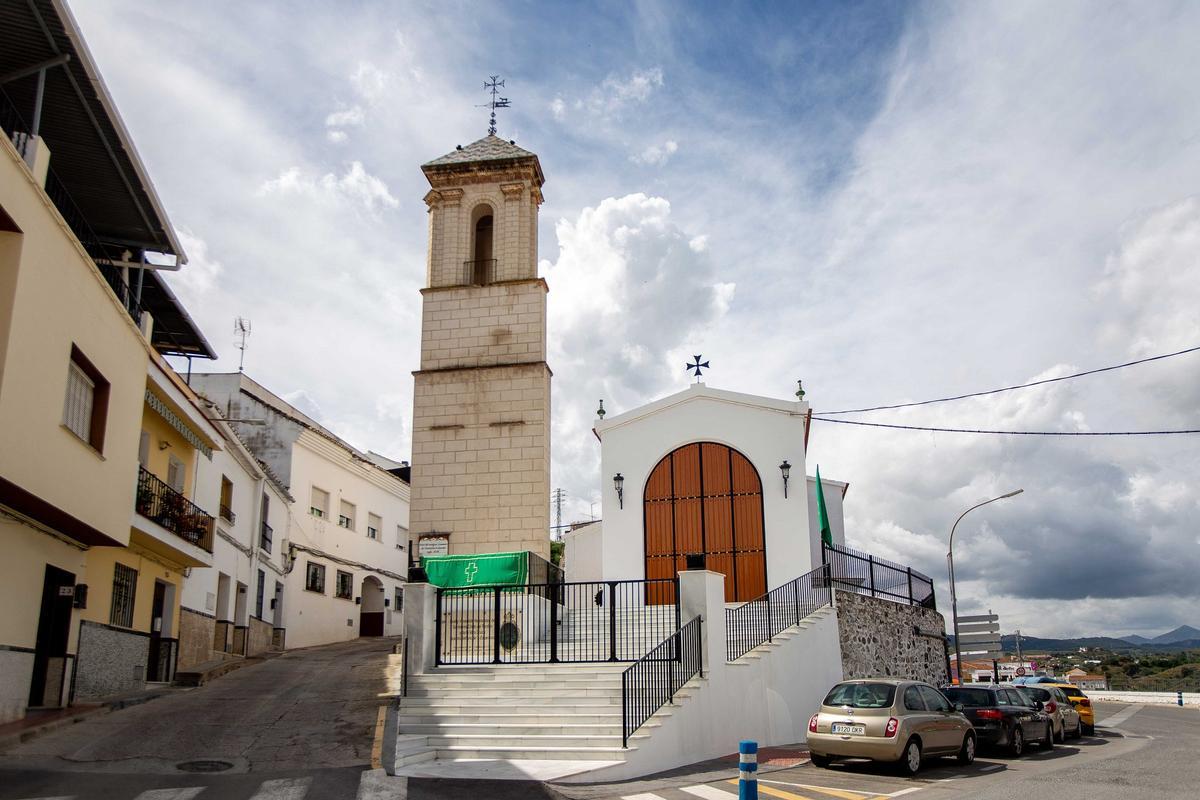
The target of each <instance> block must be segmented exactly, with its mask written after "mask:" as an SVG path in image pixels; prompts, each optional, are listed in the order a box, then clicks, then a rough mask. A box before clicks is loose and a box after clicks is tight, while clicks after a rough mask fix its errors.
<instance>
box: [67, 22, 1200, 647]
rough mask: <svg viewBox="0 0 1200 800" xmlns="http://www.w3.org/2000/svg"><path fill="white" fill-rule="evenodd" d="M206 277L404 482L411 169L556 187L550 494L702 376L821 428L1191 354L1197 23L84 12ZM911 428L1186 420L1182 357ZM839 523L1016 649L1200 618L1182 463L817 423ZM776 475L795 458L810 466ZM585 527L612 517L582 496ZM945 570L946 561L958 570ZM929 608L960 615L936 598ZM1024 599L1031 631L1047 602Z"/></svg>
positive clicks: (203, 281) (1172, 456)
mask: <svg viewBox="0 0 1200 800" xmlns="http://www.w3.org/2000/svg"><path fill="white" fill-rule="evenodd" d="M72 8H73V9H74V11H75V13H76V15H77V17H78V18H79V20H80V23H81V25H82V27H83V30H84V32H85V35H86V36H87V39H88V42H89V44H90V46H91V48H92V50H93V51H94V53H95V55H96V58H97V61H98V62H99V64H100V67H101V70H102V72H103V74H104V77H105V80H106V81H107V82H108V84H109V87H110V89H111V91H112V93H113V95H114V96H115V98H116V100H117V103H118V106H119V108H120V109H121V112H122V114H123V116H124V118H125V121H126V123H127V124H128V127H129V128H130V129H131V131H132V132H133V135H134V138H135V141H136V142H137V145H138V147H139V150H140V152H141V154H142V156H143V159H144V160H145V161H146V162H147V163H148V165H149V169H150V172H151V174H152V176H153V177H154V180H155V182H156V185H157V186H158V188H159V191H160V194H161V195H162V196H163V198H164V202H165V203H166V206H167V208H168V210H169V212H170V214H171V217H172V219H173V221H174V223H175V225H176V226H177V228H179V229H180V231H181V234H182V236H183V237H184V240H185V243H186V246H187V248H188V252H189V256H190V257H191V261H190V263H189V265H188V266H187V267H186V268H185V270H183V271H182V272H180V273H178V275H177V276H173V278H175V280H173V283H172V285H173V286H174V287H175V288H176V290H177V291H178V293H179V294H180V296H181V297H183V298H184V300H185V301H186V303H187V305H188V307H189V309H190V310H191V312H192V313H193V315H194V316H195V317H196V319H198V320H199V321H200V323H201V325H202V326H203V328H204V330H205V331H206V333H207V334H208V336H209V337H210V339H211V340H212V341H213V343H214V344H215V346H216V347H217V349H218V351H219V352H220V353H221V354H222V355H223V358H222V359H221V360H220V361H219V362H218V363H217V364H216V365H215V367H216V368H217V369H232V368H235V367H236V355H237V352H236V350H235V349H234V348H233V346H232V342H233V336H232V326H233V319H234V317H235V316H245V317H249V318H250V319H251V320H252V322H253V325H254V332H253V334H252V336H251V340H250V349H249V350H248V352H247V369H248V371H249V372H250V373H251V374H252V375H254V376H255V377H256V378H258V379H259V380H261V381H262V382H263V383H265V384H266V385H267V386H269V387H271V388H272V389H274V390H275V391H277V392H279V393H281V394H283V395H285V396H288V397H289V398H291V399H292V400H293V401H294V402H296V403H297V404H298V405H300V406H301V407H304V408H306V409H307V410H309V411H310V412H311V413H313V414H314V415H316V416H318V417H319V418H320V419H322V421H323V422H325V424H327V425H328V426H329V427H331V428H332V429H333V430H335V431H337V432H339V433H340V434H341V435H343V436H345V437H346V438H347V439H349V440H350V441H352V442H354V443H355V444H357V445H358V446H360V447H363V448H370V449H373V450H377V451H380V452H383V453H385V454H388V455H391V456H393V457H396V458H406V457H407V454H408V448H409V424H410V420H409V416H410V411H411V402H412V379H411V371H412V370H413V369H415V368H416V366H417V353H418V349H417V343H418V334H419V327H418V325H419V312H420V305H419V300H420V298H419V295H418V293H417V289H418V288H419V286H420V284H421V282H422V280H423V277H424V257H425V206H424V204H423V202H422V200H421V198H422V196H423V195H424V193H425V191H426V189H427V185H426V184H425V181H424V178H423V176H422V175H421V173H420V170H419V165H420V164H421V163H423V162H425V161H427V160H429V159H431V158H435V157H437V156H439V155H441V154H442V153H444V152H447V151H449V150H451V149H452V148H453V147H454V145H456V144H466V143H468V142H470V141H473V140H474V139H476V138H479V137H480V136H482V135H483V133H484V132H485V131H486V123H487V112H486V110H485V109H481V108H477V107H475V106H476V104H480V103H483V102H485V100H486V95H485V93H484V92H483V91H482V84H483V81H484V80H486V77H487V76H488V75H489V74H495V73H499V74H500V75H502V76H503V77H504V78H505V79H506V81H507V86H506V94H507V96H508V97H510V98H511V99H512V101H513V107H512V109H510V110H506V111H501V112H500V133H501V135H503V136H505V137H506V138H513V139H515V140H516V141H517V142H518V144H520V145H521V146H523V147H526V148H528V149H530V150H533V151H534V152H536V153H538V155H539V156H540V158H541V161H542V165H543V168H544V170H545V172H546V175H547V184H546V187H545V193H546V202H545V204H544V205H543V206H542V211H541V224H540V252H541V259H542V264H541V271H542V274H543V275H545V276H546V277H547V279H548V281H549V283H550V286H551V293H550V300H549V302H550V325H551V328H550V334H551V345H550V363H551V366H552V368H553V369H554V372H555V383H554V477H553V485H554V486H556V487H558V486H561V487H563V488H565V489H566V490H567V491H568V493H569V496H570V498H571V500H570V504H569V507H568V516H571V517H585V516H586V515H587V514H588V512H589V510H590V509H591V503H592V501H593V500H596V499H598V496H599V490H600V477H599V475H598V472H597V470H598V450H597V446H596V443H595V440H594V438H593V437H592V436H591V434H590V432H589V429H590V425H591V420H592V412H593V411H594V409H595V407H596V400H597V399H598V398H600V397H603V398H605V401H606V402H605V405H606V407H608V408H609V409H610V410H611V411H613V412H618V411H620V410H623V409H627V408H631V407H633V406H636V405H638V404H641V403H643V402H647V401H649V400H651V399H654V398H656V397H660V396H662V395H664V394H667V393H669V392H672V391H675V390H678V389H680V388H682V387H683V386H684V385H685V384H686V383H687V380H688V379H687V376H686V375H685V374H684V371H683V369H682V366H683V362H684V360H685V358H686V357H687V356H688V355H690V354H693V353H703V354H704V355H705V357H706V358H708V359H709V360H710V361H711V362H712V365H713V369H712V371H711V373H710V376H709V378H708V380H709V383H710V385H713V386H717V387H721V388H728V389H735V390H740V391H747V392H752V393H757V394H764V395H770V396H782V397H787V396H790V393H791V392H792V390H793V389H794V385H795V383H794V382H795V380H796V379H797V378H803V379H804V381H805V385H806V388H808V390H809V399H810V401H811V402H812V403H813V405H814V407H815V408H816V409H817V410H822V409H825V410H830V409H835V408H847V407H857V406H860V405H870V404H876V403H883V402H901V401H905V400H914V399H924V398H927V397H932V396H943V395H947V394H955V393H960V392H967V391H972V390H978V389H981V388H988V387H991V386H998V385H1007V384H1012V383H1018V382H1022V381H1024V380H1028V379H1031V378H1035V377H1038V376H1047V375H1055V374H1066V373H1069V372H1072V371H1075V370H1077V369H1083V368H1089V367H1094V366H1099V365H1103V364H1107V363H1114V362H1119V361H1124V360H1128V359H1130V358H1136V357H1140V356H1146V355H1152V354H1155V353H1159V352H1167V351H1171V350H1177V349H1181V348H1183V347H1187V346H1190V345H1194V344H1197V343H1200V316H1198V315H1197V312H1196V311H1195V309H1196V308H1200V280H1198V279H1197V276H1200V264H1197V259H1198V255H1197V254H1198V253H1200V247H1198V245H1200V199H1198V198H1197V186H1200V106H1197V104H1196V103H1195V102H1194V87H1195V85H1196V79H1197V77H1198V75H1197V73H1198V72H1200V69H1198V67H1200V64H1198V57H1197V55H1196V48H1195V45H1194V43H1195V40H1196V38H1197V34H1200V9H1197V8H1196V7H1195V6H1193V5H1188V4H1167V3H1154V4H1145V3H1127V4H1121V3H1116V4H1109V5H1105V6H1103V7H1098V6H1095V5H1093V4H1085V3H1054V4H1045V3H1021V2H1004V3H991V4H989V3H969V4H968V3H861V4H848V3H779V4H766V3H753V4H752V3H746V4H739V5H733V4H722V3H713V4H696V3H680V4H666V3H661V4H660V3H633V4H630V3H604V4H598V5H596V6H594V7H589V6H584V5H582V4H579V5H574V4H557V5H554V4H545V3H506V4H503V5H500V4H487V5H484V4H480V5H478V6H475V5H470V4H464V3H437V4H426V5H418V4H403V5H398V4H394V3H387V2H382V1H381V2H357V3H341V4H331V3H316V2H311V3H255V4H234V3H211V4H209V3H206V4H197V3H184V2H160V3H154V4H146V3H140V2H135V0H86V1H85V0H77V2H75V3H73V4H72ZM1191 359H1192V360H1190V361H1189V360H1187V359H1186V358H1181V359H1177V360H1175V361H1171V362H1162V363H1160V364H1156V365H1153V366H1147V367H1143V368H1139V369H1138V370H1136V371H1128V372H1125V373H1118V374H1109V375H1106V376H1104V377H1101V378H1091V379H1086V380H1081V381H1076V382H1070V383H1062V384H1054V385H1051V386H1047V387H1042V388H1039V389H1034V390H1028V391H1024V392H1020V393H1013V394H1010V395H1005V396H1000V397H995V398H990V399H982V400H972V401H966V402H962V403H957V404H953V405H944V406H935V407H928V408H924V409H914V410H911V411H905V412H891V413H889V414H887V415H884V414H877V415H873V416H872V417H871V419H873V420H876V421H895V422H902V423H905V424H918V425H926V424H927V425H944V426H970V427H995V428H1037V429H1055V430H1087V429H1090V430H1108V429H1139V428H1151V427H1153V428H1172V427H1196V426H1195V422H1196V413H1197V408H1200V380H1197V379H1196V376H1197V374H1198V368H1200V363H1198V362H1197V361H1196V357H1191ZM817 462H819V463H820V464H821V466H822V474H823V475H826V476H828V477H833V478H838V479H842V480H846V481H849V482H850V484H851V488H850V493H849V495H848V496H847V529H848V530H847V533H848V537H849V539H850V540H851V542H852V543H854V544H856V545H857V546H859V547H862V548H863V549H869V550H872V551H873V552H876V553H878V554H879V555H881V556H885V557H890V558H894V559H896V560H900V561H904V562H911V563H913V564H914V565H915V566H917V568H919V569H922V570H924V571H925V572H927V573H929V574H931V575H934V576H937V577H938V579H939V581H940V580H941V576H942V575H944V560H943V559H944V552H945V537H946V534H947V529H948V527H949V525H950V523H951V522H953V519H954V517H956V516H957V514H958V513H959V512H960V511H961V510H962V509H963V508H966V507H967V506H969V505H972V504H973V503H974V502H977V501H979V500H982V499H985V498H987V497H991V496H994V495H996V494H1000V493H1002V492H1005V491H1008V490H1010V489H1012V488H1016V487H1023V488H1024V489H1025V493H1024V494H1023V495H1021V496H1020V497H1019V498H1016V499H1014V500H1012V501H1006V502H1005V503H1000V504H995V505H994V506H989V508H988V509H987V511H986V513H977V515H973V516H972V517H971V518H969V521H968V522H966V523H964V527H961V528H960V532H959V534H958V537H959V541H961V545H959V546H958V548H961V551H960V552H957V553H956V555H957V558H956V565H957V568H958V574H959V576H960V581H961V582H962V584H963V585H962V587H961V590H960V597H961V598H962V599H961V600H960V605H962V606H963V607H964V610H966V611H968V612H969V611H976V610H983V609H986V608H987V607H991V608H993V609H995V610H996V611H998V612H999V613H1000V614H1001V616H1002V621H1003V623H1004V625H1005V627H1006V629H1007V628H1015V627H1020V628H1022V629H1023V630H1024V631H1025V632H1027V633H1034V634H1047V635H1050V634H1071V633H1097V632H1109V633H1132V632H1141V633H1159V632H1162V631H1163V630H1166V629H1168V628H1171V627H1174V626H1176V625H1178V624H1182V623H1190V624H1200V622H1198V620H1197V618H1196V609H1197V607H1198V603H1197V600H1198V593H1200V588H1198V587H1200V582H1198V581H1196V580H1195V575H1196V574H1198V572H1200V536H1198V533H1197V525H1196V520H1197V519H1198V518H1200V494H1198V492H1197V490H1196V488H1195V487H1196V486H1197V485H1200V481H1197V478H1198V477H1200V456H1198V455H1197V452H1196V448H1195V443H1194V441H1178V440H1144V439H1143V440H1111V441H1109V440H1105V441H1097V440H1086V441H1063V440H1040V439H1039V440H1021V441H1013V440H1000V439H972V438H969V437H962V436H954V435H943V434H913V433H903V432H894V433H887V432H879V431H867V430H846V429H844V428H843V427H842V426H832V425H828V424H824V425H818V426H815V427H814V432H813V437H812V442H811V447H810V451H809V453H808V464H807V466H808V471H809V472H810V473H811V472H812V471H813V469H814V467H815V464H816V463H817ZM793 463H795V460H793ZM597 508H598V506H597ZM958 548H956V550H957V549H958ZM939 594H941V595H942V596H947V595H946V589H945V587H944V586H940V587H939ZM1047 609H1052V611H1051V612H1050V613H1047Z"/></svg>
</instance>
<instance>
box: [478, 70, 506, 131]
mask: <svg viewBox="0 0 1200 800" xmlns="http://www.w3.org/2000/svg"><path fill="white" fill-rule="evenodd" d="M489 77H490V78H491V80H490V81H484V83H483V90H484V91H485V92H486V91H490V92H491V93H492V100H491V102H490V103H481V104H480V105H477V106H475V107H476V108H490V109H491V110H492V118H491V122H490V123H488V133H489V134H491V135H492V136H495V135H496V109H497V108H509V107H511V105H512V104H511V103H510V102H509V99H508V98H507V97H501V96H500V90H501V89H503V88H504V81H502V80H500V76H499V75H491V76H489Z"/></svg>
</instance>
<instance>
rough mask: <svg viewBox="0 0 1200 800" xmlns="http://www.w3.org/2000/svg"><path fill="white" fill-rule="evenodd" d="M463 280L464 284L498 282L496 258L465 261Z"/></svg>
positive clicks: (474, 284) (475, 284) (473, 284)
mask: <svg viewBox="0 0 1200 800" xmlns="http://www.w3.org/2000/svg"><path fill="white" fill-rule="evenodd" d="M462 282H463V285H464V286H486V285H488V284H489V283H495V282H496V259H494V258H487V259H483V260H482V261H464V262H463V274H462Z"/></svg>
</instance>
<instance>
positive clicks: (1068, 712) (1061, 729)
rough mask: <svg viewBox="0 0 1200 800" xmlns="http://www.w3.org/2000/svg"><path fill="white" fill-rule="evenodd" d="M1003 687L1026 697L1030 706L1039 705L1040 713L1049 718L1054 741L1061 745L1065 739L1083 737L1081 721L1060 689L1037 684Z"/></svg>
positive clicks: (1073, 706)
mask: <svg viewBox="0 0 1200 800" xmlns="http://www.w3.org/2000/svg"><path fill="white" fill-rule="evenodd" d="M1005 685H1006V686H1010V687H1011V688H1013V689H1016V690H1017V691H1019V692H1021V693H1022V694H1023V695H1025V696H1026V697H1028V698H1029V704H1030V705H1034V703H1035V702H1036V703H1039V704H1041V706H1042V711H1044V712H1046V715H1047V716H1048V717H1050V724H1051V727H1052V728H1053V729H1054V741H1056V742H1059V743H1062V742H1064V741H1066V740H1067V739H1078V738H1079V737H1080V736H1082V735H1083V719H1082V718H1081V717H1080V716H1079V712H1078V711H1076V710H1075V705H1074V704H1073V703H1072V702H1071V698H1069V697H1067V695H1066V693H1065V692H1063V690H1062V689H1060V688H1058V687H1057V686H1048V685H1045V684H1037V683H1026V684H1021V685H1020V686H1014V685H1012V684H1005Z"/></svg>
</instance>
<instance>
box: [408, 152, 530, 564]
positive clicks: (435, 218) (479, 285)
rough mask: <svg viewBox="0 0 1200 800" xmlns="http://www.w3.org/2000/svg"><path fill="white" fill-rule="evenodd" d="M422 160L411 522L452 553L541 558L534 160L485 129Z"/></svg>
mask: <svg viewBox="0 0 1200 800" xmlns="http://www.w3.org/2000/svg"><path fill="white" fill-rule="evenodd" d="M421 169H422V171H423V172H424V173H425V177H426V178H427V179H428V181H429V184H430V187H431V189H430V191H429V193H428V194H427V195H426V196H425V202H426V204H427V205H428V206H429V252H428V260H427V263H426V281H425V283H426V285H425V288H423V289H422V290H421V295H422V313H421V368H420V369H419V370H418V371H416V372H414V373H413V377H414V397H413V432H412V437H413V452H412V461H413V463H412V500H411V506H410V523H409V525H410V529H411V531H412V534H413V535H414V536H416V537H422V536H428V535H431V534H439V535H448V538H449V552H451V553H494V552H503V551H510V550H532V551H533V552H535V553H537V554H539V555H541V556H542V557H543V558H546V559H549V555H550V540H549V525H550V503H549V496H550V376H551V372H550V368H549V366H548V365H547V364H546V293H547V291H548V287H547V285H546V282H545V280H543V279H542V278H540V277H538V272H537V268H538V258H537V254H538V251H537V218H538V206H539V205H541V202H542V184H543V183H544V181H545V178H544V176H543V175H542V167H541V164H540V163H539V162H538V158H537V156H536V155H534V154H533V153H530V152H529V151H527V150H523V149H521V148H520V147H517V146H516V144H515V143H513V142H511V141H505V140H503V139H500V138H499V137H497V136H495V135H494V134H489V135H488V136H486V137H484V138H483V139H480V140H479V141H477V142H474V143H472V144H470V145H467V146H465V147H463V146H459V147H458V148H456V149H455V150H454V151H452V152H450V153H447V154H446V155H444V156H442V157H441V158H437V159H434V160H433V161H430V162H429V163H427V164H424V165H423V166H422V167H421Z"/></svg>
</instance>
